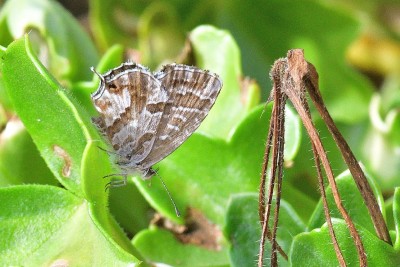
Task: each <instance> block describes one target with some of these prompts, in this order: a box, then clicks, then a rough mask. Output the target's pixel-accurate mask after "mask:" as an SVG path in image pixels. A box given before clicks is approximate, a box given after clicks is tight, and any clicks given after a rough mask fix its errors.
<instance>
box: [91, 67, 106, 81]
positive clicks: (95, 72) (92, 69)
mask: <svg viewBox="0 0 400 267" xmlns="http://www.w3.org/2000/svg"><path fill="white" fill-rule="evenodd" d="M90 70H91V71H92V72H93V73H94V74H96V75H97V76H99V78H100V80H101V81H102V82H103V83H104V82H105V80H104V77H103V76H102V75H101V74H100V73H98V72H97V70H95V69H94V67H90Z"/></svg>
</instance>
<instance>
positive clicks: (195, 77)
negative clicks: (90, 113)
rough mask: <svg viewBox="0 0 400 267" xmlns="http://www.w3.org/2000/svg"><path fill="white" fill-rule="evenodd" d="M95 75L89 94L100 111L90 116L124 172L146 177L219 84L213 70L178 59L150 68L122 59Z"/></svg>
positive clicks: (189, 128) (193, 123)
mask: <svg viewBox="0 0 400 267" xmlns="http://www.w3.org/2000/svg"><path fill="white" fill-rule="evenodd" d="M91 70H92V71H93V72H94V73H95V74H96V75H97V76H98V77H99V78H100V85H99V87H98V89H97V90H96V91H95V92H94V93H92V94H91V99H92V102H93V104H94V106H95V108H96V110H97V111H98V112H99V114H100V116H99V117H97V118H94V119H93V122H94V123H95V125H96V126H97V127H98V128H99V129H100V132H101V133H102V134H103V135H104V136H105V138H106V139H107V141H108V142H109V143H110V144H111V146H112V148H113V150H114V151H113V152H112V153H113V154H115V155H116V164H117V165H118V166H119V167H120V168H121V170H122V171H123V172H124V173H123V174H118V175H122V176H124V178H125V179H124V180H123V181H113V182H114V183H111V184H110V185H111V186H113V187H114V186H120V185H125V184H126V176H127V175H130V174H135V173H139V174H141V175H142V178H143V179H148V178H151V177H152V176H153V175H154V174H155V171H154V169H153V168H152V166H153V165H154V164H156V163H158V162H159V161H161V160H162V159H164V158H165V157H167V156H168V155H169V154H171V153H172V152H173V151H174V150H175V149H177V148H178V147H179V146H180V145H181V144H182V143H183V142H184V141H185V140H186V139H187V138H188V137H189V136H190V135H191V134H192V133H193V132H194V131H195V130H196V129H197V128H198V127H199V126H200V124H201V122H202V121H203V120H204V118H205V117H206V116H207V114H208V112H209V111H210V109H211V107H212V106H213V105H214V103H215V100H216V99H217V96H218V94H219V92H220V90H221V88H222V81H221V79H220V78H219V76H218V75H217V74H215V73H212V72H210V71H206V70H201V69H199V68H196V67H193V66H187V65H181V64H168V65H165V66H164V67H163V68H162V69H161V70H160V71H159V72H155V73H152V72H150V70H149V69H148V68H146V67H144V66H142V65H140V64H136V63H132V62H128V63H123V64H122V65H120V66H119V67H117V68H114V69H112V70H110V71H108V72H107V73H105V74H104V75H101V74H99V73H98V72H96V70H94V68H93V67H92V68H91Z"/></svg>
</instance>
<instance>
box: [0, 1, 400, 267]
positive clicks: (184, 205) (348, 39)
mask: <svg viewBox="0 0 400 267" xmlns="http://www.w3.org/2000/svg"><path fill="white" fill-rule="evenodd" d="M0 5H1V9H0V265H1V266H9V265H22V266H43V265H52V264H62V263H67V264H68V265H69V266H117V265H118V266H119V265H121V266H126V265H131V266H133V265H137V264H139V263H140V262H141V265H142V266H147V265H152V264H155V263H164V264H168V265H171V266H254V264H255V260H256V258H257V253H258V240H259V238H260V226H259V219H258V215H257V201H258V199H257V192H258V184H259V173H260V171H261V163H262V158H263V151H264V145H265V137H266V133H267V130H268V124H269V119H270V113H271V108H272V103H270V104H268V105H265V104H264V103H263V101H265V99H266V97H267V96H268V94H269V91H270V89H271V84H270V82H269V78H268V71H269V68H270V66H271V65H272V64H273V62H274V60H276V59H278V58H280V57H284V56H285V55H286V52H287V50H289V49H292V48H302V49H304V51H305V55H306V58H307V59H308V61H310V62H311V63H313V64H314V65H315V66H316V68H317V70H318V73H319V75H320V88H321V92H322V95H323V97H324V99H325V102H326V104H327V107H328V110H329V111H330V113H331V114H332V116H333V118H334V119H335V121H336V122H337V123H338V126H339V128H340V129H341V131H342V132H343V134H344V135H345V137H346V139H347V140H348V141H349V144H350V146H351V148H352V149H353V150H354V152H355V154H356V155H357V157H358V159H359V160H360V161H361V162H362V164H363V167H364V169H365V170H366V173H367V175H368V178H369V179H370V183H371V185H372V187H373V189H374V193H375V194H376V197H377V199H378V203H379V204H380V205H381V207H382V211H383V213H384V216H385V218H386V220H387V222H388V226H389V229H390V230H391V236H392V241H393V246H390V245H388V244H386V243H384V242H382V241H380V240H379V239H378V238H377V237H376V236H375V233H374V229H373V226H372V223H371V220H370V218H369V215H368V213H367V212H366V208H365V206H364V205H362V204H361V203H362V200H361V196H360V195H359V193H358V191H357V189H356V186H355V184H354V182H353V180H352V177H351V176H350V175H349V173H348V171H346V166H345V165H344V163H343V162H342V159H341V156H340V154H339V152H338V151H337V148H336V145H335V144H334V142H333V141H332V140H331V139H330V138H329V134H328V131H327V129H326V128H325V127H324V125H323V124H322V123H321V121H320V120H319V119H318V117H317V116H315V123H316V125H317V127H318V129H319V131H320V135H321V136H322V137H323V138H324V139H323V141H324V144H325V147H326V149H327V150H328V151H329V154H328V156H329V158H330V160H331V163H332V166H333V169H334V171H335V173H336V175H337V176H338V177H337V181H338V184H339V188H340V190H341V194H342V196H343V199H344V203H345V206H346V208H347V209H348V210H349V213H350V214H351V216H352V219H353V220H354V222H355V223H356V225H357V228H358V230H359V231H360V233H361V236H362V239H363V241H364V245H365V248H366V251H367V255H368V261H369V264H370V266H398V265H400V254H399V247H400V241H399V240H400V238H399V236H400V233H399V232H398V231H399V230H398V229H400V228H399V226H398V225H399V223H400V222H399V220H400V214H399V205H400V199H399V198H400V193H399V190H398V188H397V187H398V186H399V184H400V154H399V151H400V136H399V133H400V120H399V116H398V114H399V112H400V63H399V62H400V40H399V39H400V38H399V36H400V31H399V28H398V26H397V27H396V24H395V22H394V21H395V19H392V18H393V16H394V17H395V18H396V17H397V18H399V17H400V14H396V13H394V15H393V14H392V13H390V11H391V10H396V9H395V8H396V7H397V10H398V9H399V8H400V6H399V4H398V3H397V2H396V1H394V0H393V1H390V0H385V1H374V0H368V1H362V2H361V1H356V0H354V1H350V2H349V1H328V0H325V1H324V0H319V1H318V0H314V1H311V0H307V1H306V0H301V1H288V0H283V1H282V0H272V1H261V0H259V1H247V2H245V1H237V0H233V1H206V0H204V1H161V0H160V1H126V0H120V1H111V0H91V1H89V8H88V14H87V17H86V19H84V20H81V21H80V22H81V23H79V21H78V19H77V18H75V17H74V16H72V15H71V14H70V13H69V12H68V11H67V10H66V9H65V8H64V7H62V6H61V5H60V4H59V3H57V2H55V1H50V0H13V1H11V0H9V1H6V2H5V3H2V2H1V1H0ZM82 22H86V23H82ZM83 25H85V26H86V27H84V26H83ZM127 58H129V59H131V60H132V59H133V60H135V61H139V62H141V63H142V64H144V65H146V66H149V67H150V68H152V69H153V70H155V69H157V68H159V66H160V65H162V64H163V63H166V62H173V61H179V62H180V61H183V62H186V63H188V64H196V65H197V66H199V67H201V68H204V69H209V70H212V71H214V72H216V73H218V74H219V75H220V76H221V78H222V79H223V82H224V87H223V89H222V91H221V94H220V96H219V98H218V100H217V102H216V104H215V106H214V107H213V109H212V110H211V111H210V114H209V116H208V117H207V118H206V120H205V121H204V123H203V124H202V125H201V127H200V128H199V130H198V131H197V132H196V133H195V134H193V135H192V136H191V137H190V138H189V139H188V140H187V142H185V143H184V144H183V145H182V146H181V147H180V148H179V149H178V150H176V151H175V152H174V153H173V154H171V155H170V156H168V157H167V158H166V159H164V160H163V161H161V162H160V163H159V164H157V165H156V168H159V174H160V176H161V177H163V179H164V180H165V182H166V184H167V185H168V187H169V189H170V191H171V193H172V195H173V197H174V199H175V201H176V202H177V205H178V207H179V208H180V210H181V212H182V213H183V216H182V217H180V218H178V217H176V215H175V213H174V210H173V208H172V207H171V203H170V201H169V199H168V196H167V194H166V192H165V190H164V189H163V187H162V185H161V184H160V181H159V180H158V179H157V178H156V177H155V178H154V179H152V181H151V186H150V184H149V182H148V181H143V180H142V179H141V178H140V177H130V178H129V184H128V186H126V187H124V188H115V189H112V190H109V191H104V187H105V184H106V183H107V182H108V180H107V179H103V178H102V177H103V176H105V175H107V174H111V173H116V172H118V170H117V169H116V167H115V166H114V165H113V163H112V159H110V157H109V156H108V155H107V154H106V153H104V152H103V151H102V150H100V149H99V148H98V147H107V144H106V143H105V142H104V141H103V140H102V138H101V137H100V135H99V133H98V131H97V129H96V128H95V127H94V126H93V125H92V123H91V122H90V117H91V116H96V112H95V110H94V108H93V105H92V104H91V101H90V93H92V92H94V91H95V90H96V88H97V86H98V78H96V77H94V76H93V73H91V72H90V69H89V68H90V66H95V68H96V70H97V71H99V72H105V71H107V70H109V69H111V68H114V67H116V66H118V65H119V64H121V63H122V62H124V61H126V60H127ZM245 76H248V77H249V78H250V79H248V78H245ZM313 114H315V112H314V111H313ZM315 115H316V114H315ZM286 129H287V132H286V140H287V141H286V147H285V162H286V164H285V177H284V185H283V193H282V198H283V200H282V212H281V215H280V226H279V231H278V241H279V243H280V244H281V246H282V247H283V249H284V250H285V251H286V252H287V253H288V255H289V261H285V260H284V259H280V265H282V266H286V265H293V266H305V265H307V266H321V265H325V266H333V265H337V260H336V258H335V254H334V251H333V247H332V246H331V241H330V239H329V235H328V231H327V228H326V225H325V224H324V217H323V211H322V205H321V202H320V201H319V195H318V190H317V182H316V177H315V170H314V165H313V159H312V154H311V149H310V142H309V140H308V137H307V136H306V134H303V133H302V128H301V122H300V120H299V118H298V116H297V115H296V114H295V113H294V112H293V111H292V109H291V108H290V105H288V107H287V118H286ZM329 196H330V195H329ZM383 196H384V197H383ZM329 202H330V203H331V204H330V207H332V212H331V213H332V216H333V217H334V218H335V219H334V227H335V230H336V232H337V233H338V239H339V242H340V246H341V248H342V250H343V251H344V256H345V258H346V261H347V262H348V263H349V266H353V265H354V266H357V265H358V263H357V257H356V252H355V247H354V244H353V242H352V241H351V239H350V238H349V233H348V231H347V229H346V225H345V223H344V222H343V220H342V219H341V218H340V216H339V213H338V212H337V211H336V210H335V209H334V208H333V207H334V204H333V200H332V199H329ZM154 213H158V214H160V215H161V216H162V217H163V218H164V220H168V222H169V225H171V224H172V225H174V226H173V227H169V228H168V227H167V225H168V223H165V224H164V225H161V226H160V224H155V223H154V220H152V218H153V215H154ZM179 225H186V226H187V227H189V228H188V229H189V230H187V232H186V233H184V234H178V233H177V231H176V229H178V228H179ZM171 229H175V230H171ZM193 233H197V234H198V236H200V237H204V239H201V238H200V239H196V238H195V237H194V235H192V234H193ZM183 237H184V238H186V239H185V240H186V241H184V242H182V241H181V240H182V238H183ZM199 240H200V241H199ZM266 249H267V250H269V247H267V248H266ZM268 253H269V252H267V254H266V255H268Z"/></svg>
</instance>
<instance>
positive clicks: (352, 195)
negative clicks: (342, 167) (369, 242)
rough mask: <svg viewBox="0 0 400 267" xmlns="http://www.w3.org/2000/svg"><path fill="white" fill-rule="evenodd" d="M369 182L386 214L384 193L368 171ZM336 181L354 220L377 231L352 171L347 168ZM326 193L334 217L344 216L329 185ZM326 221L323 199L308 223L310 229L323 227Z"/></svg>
mask: <svg viewBox="0 0 400 267" xmlns="http://www.w3.org/2000/svg"><path fill="white" fill-rule="evenodd" d="M366 176H367V178H368V181H369V184H370V185H371V187H372V190H373V192H374V194H375V197H376V198H377V201H378V204H379V205H380V207H381V210H382V212H383V214H384V215H385V209H384V203H383V197H382V194H381V192H380V190H379V188H378V187H377V185H376V183H375V182H374V180H373V179H372V178H371V177H370V175H369V174H368V173H366ZM336 183H337V186H338V188H339V192H340V196H341V198H342V202H343V205H344V207H345V208H346V210H347V212H348V213H349V214H350V217H351V218H352V220H353V222H354V223H355V224H358V225H360V226H362V227H364V228H365V229H366V230H369V231H370V232H371V233H375V228H374V225H373V223H372V220H371V217H370V214H369V212H368V209H367V207H366V206H365V204H364V200H363V198H362V196H361V194H360V192H359V190H358V188H357V186H356V184H355V182H354V179H353V177H352V176H351V174H350V172H349V171H348V170H347V171H345V172H343V173H342V174H341V175H339V176H338V177H336ZM326 195H327V199H328V205H329V208H330V214H331V217H332V218H342V216H341V215H340V213H339V211H338V209H337V208H336V205H335V201H334V200H333V195H332V189H331V188H330V187H328V188H327V189H326ZM324 223H325V216H324V210H323V205H322V201H320V202H319V203H318V206H317V207H316V209H315V211H314V214H313V216H312V217H311V219H310V222H309V224H308V229H310V230H311V229H315V228H319V227H321V226H322V225H323V224H324Z"/></svg>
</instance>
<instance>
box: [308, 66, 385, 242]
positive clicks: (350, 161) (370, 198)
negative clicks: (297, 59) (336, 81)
mask: <svg viewBox="0 0 400 267" xmlns="http://www.w3.org/2000/svg"><path fill="white" fill-rule="evenodd" d="M311 67H312V69H311V71H310V72H309V73H310V75H312V76H308V78H307V79H306V80H305V81H306V85H307V90H308V93H309V95H310V98H311V100H312V101H313V103H314V105H315V107H316V108H317V110H318V112H319V113H320V115H321V117H322V119H323V120H324V122H325V124H326V125H327V126H328V129H329V131H330V133H331V135H332V137H333V139H334V140H335V142H336V144H337V146H338V147H339V149H340V152H341V153H342V156H343V159H344V161H345V162H346V165H347V166H348V167H349V170H350V173H351V175H352V176H353V178H354V181H355V182H356V185H357V187H358V190H359V191H360V193H361V195H362V197H363V198H364V202H365V205H366V206H367V208H368V211H369V214H370V216H371V219H372V222H373V224H374V227H375V231H376V234H377V236H378V237H379V238H380V239H381V240H384V241H385V242H387V243H389V244H392V241H391V239H390V235H389V230H388V228H387V226H386V223H385V220H384V218H383V216H382V213H381V210H380V208H379V205H378V202H377V201H376V198H375V196H374V194H373V192H372V189H371V186H370V185H369V183H368V180H367V178H366V177H365V174H364V172H363V171H362V169H361V167H360V165H359V164H358V162H357V160H356V157H355V156H354V154H353V152H352V151H351V149H350V147H349V145H348V144H347V142H346V140H345V139H344V138H343V136H342V134H341V133H340V132H339V130H338V129H337V127H336V125H335V123H334V122H333V120H332V117H331V116H330V115H329V112H328V110H327V109H326V107H325V104H324V101H323V99H322V97H321V95H320V93H319V90H318V89H317V87H316V86H315V80H316V79H318V76H317V75H318V74H316V71H315V68H313V66H312V65H311ZM313 80H314V81H313Z"/></svg>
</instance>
